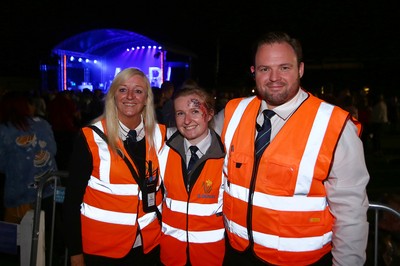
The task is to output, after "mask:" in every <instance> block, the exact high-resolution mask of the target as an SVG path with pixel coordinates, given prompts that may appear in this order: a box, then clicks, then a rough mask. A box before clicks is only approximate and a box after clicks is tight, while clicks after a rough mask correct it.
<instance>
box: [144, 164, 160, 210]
mask: <svg viewBox="0 0 400 266" xmlns="http://www.w3.org/2000/svg"><path fill="white" fill-rule="evenodd" d="M148 173H149V175H148V176H146V177H145V179H144V181H143V182H144V183H143V188H142V189H143V190H142V197H143V211H144V212H154V211H155V210H156V209H157V203H156V189H157V182H158V171H157V170H156V171H154V173H153V162H152V161H149V163H148Z"/></svg>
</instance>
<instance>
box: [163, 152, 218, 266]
mask: <svg viewBox="0 0 400 266" xmlns="http://www.w3.org/2000/svg"><path fill="white" fill-rule="evenodd" d="M159 160H160V169H161V173H162V176H163V182H164V186H165V192H166V198H165V200H164V203H163V209H162V210H163V219H162V232H163V234H162V237H161V243H160V257H161V262H162V263H163V264H164V265H167V266H172V265H186V262H187V261H189V260H190V263H191V265H192V266H197V265H199V266H200V265H210V266H211V265H222V262H223V258H224V253H225V240H224V231H225V229H224V223H223V217H222V197H223V188H222V186H221V184H222V179H223V174H222V165H223V160H224V158H223V157H221V158H217V159H215V158H212V159H208V160H207V161H206V163H205V165H204V168H203V169H202V171H201V173H200V176H199V177H198V179H197V180H196V183H195V184H194V186H193V188H192V190H191V191H190V192H188V191H187V190H186V186H185V183H184V181H183V175H182V158H181V157H180V156H179V154H178V153H177V152H176V151H174V150H173V149H170V148H169V147H168V146H164V148H163V150H162V152H161V155H160V157H159ZM167 162H168V163H167ZM164 167H165V168H164ZM163 168H164V169H165V170H163ZM187 255H189V260H188V257H187Z"/></svg>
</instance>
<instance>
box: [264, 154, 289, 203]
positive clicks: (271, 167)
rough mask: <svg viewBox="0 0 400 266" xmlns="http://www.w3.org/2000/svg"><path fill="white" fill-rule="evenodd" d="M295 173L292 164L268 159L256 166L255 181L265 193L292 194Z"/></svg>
mask: <svg viewBox="0 0 400 266" xmlns="http://www.w3.org/2000/svg"><path fill="white" fill-rule="evenodd" d="M296 173H297V171H295V167H294V166H293V165H289V164H284V163H281V162H273V161H269V162H266V164H264V163H261V164H260V166H259V168H258V173H257V182H260V183H261V184H262V185H261V186H260V189H261V190H262V192H264V193H266V194H272V195H277V196H293V193H294V189H295V186H296Z"/></svg>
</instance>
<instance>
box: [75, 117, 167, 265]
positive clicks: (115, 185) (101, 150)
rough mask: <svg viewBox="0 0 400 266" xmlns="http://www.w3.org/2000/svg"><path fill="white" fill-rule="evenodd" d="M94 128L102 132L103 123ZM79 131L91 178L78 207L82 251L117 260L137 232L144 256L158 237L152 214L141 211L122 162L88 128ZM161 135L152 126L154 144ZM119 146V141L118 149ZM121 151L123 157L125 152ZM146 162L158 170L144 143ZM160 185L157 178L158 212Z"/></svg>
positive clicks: (158, 228)
mask: <svg viewBox="0 0 400 266" xmlns="http://www.w3.org/2000/svg"><path fill="white" fill-rule="evenodd" d="M95 125H96V126H97V127H98V128H100V129H101V130H102V131H103V132H105V133H106V130H105V129H104V128H105V121H104V120H103V121H101V122H97V123H96V124H95ZM82 130H83V133H84V135H85V137H86V140H87V143H88V146H89V149H90V151H91V154H92V157H93V170H92V175H91V177H90V180H89V182H88V185H87V187H86V191H85V195H84V198H83V203H82V206H81V222H82V244H83V251H84V252H85V253H88V254H92V255H99V256H106V257H111V258H121V257H123V256H125V255H126V254H127V253H128V252H129V251H130V250H131V249H132V246H133V244H134V242H135V240H136V235H137V232H138V230H140V232H141V236H142V245H143V250H144V253H148V252H150V251H151V250H152V249H153V248H154V247H155V246H157V245H158V244H159V240H160V236H161V226H160V222H159V220H158V219H157V216H156V213H155V212H150V213H145V212H144V211H143V206H142V205H143V204H142V200H141V198H142V193H141V191H140V189H139V186H138V185H137V183H136V181H135V179H134V178H133V176H132V174H131V172H130V171H129V168H128V166H127V165H126V164H125V162H124V161H123V159H122V158H121V157H120V156H118V154H116V153H114V152H111V151H110V150H109V146H108V145H107V144H106V143H105V141H104V140H103V139H102V138H101V137H100V136H99V135H97V133H95V132H94V131H93V130H92V129H90V128H88V127H84V128H83V129H82ZM164 136H165V127H164V126H162V125H158V126H156V133H155V139H156V142H157V143H159V144H160V143H163V142H164ZM123 146H124V145H123V144H122V141H120V147H123ZM122 149H123V152H124V154H125V155H127V154H128V153H127V151H126V150H125V149H124V148H122ZM127 157H128V159H129V160H130V157H129V156H127ZM150 160H151V161H152V164H153V170H155V169H158V159H157V151H156V149H155V148H150V146H149V144H148V143H147V141H146V161H147V162H149V161H150ZM130 161H131V160H130ZM131 163H132V165H133V166H134V167H135V168H136V166H135V165H134V163H133V162H132V161H131ZM135 170H136V171H137V169H135ZM160 184H161V178H160V180H159V183H158V185H157V190H158V191H157V193H156V204H157V206H158V208H159V209H161V205H162V193H161V191H160V189H159V188H160Z"/></svg>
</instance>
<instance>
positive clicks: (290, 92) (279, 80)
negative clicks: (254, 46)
mask: <svg viewBox="0 0 400 266" xmlns="http://www.w3.org/2000/svg"><path fill="white" fill-rule="evenodd" d="M251 71H252V72H253V73H254V74H255V81H256V86H257V91H258V94H259V95H260V96H261V97H262V98H263V99H264V100H265V101H266V102H267V104H268V106H269V107H270V108H273V107H276V106H279V105H282V104H284V103H286V102H287V101H289V100H291V99H292V98H293V97H294V96H295V95H296V93H297V92H298V90H299V88H300V78H301V77H302V76H303V72H304V64H303V62H301V63H300V64H299V63H298V62H297V57H296V53H295V51H294V50H293V48H292V47H291V46H290V45H289V44H288V43H285V42H283V43H273V44H264V45H262V46H260V47H259V48H258V50H257V53H256V55H255V66H252V67H251Z"/></svg>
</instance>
